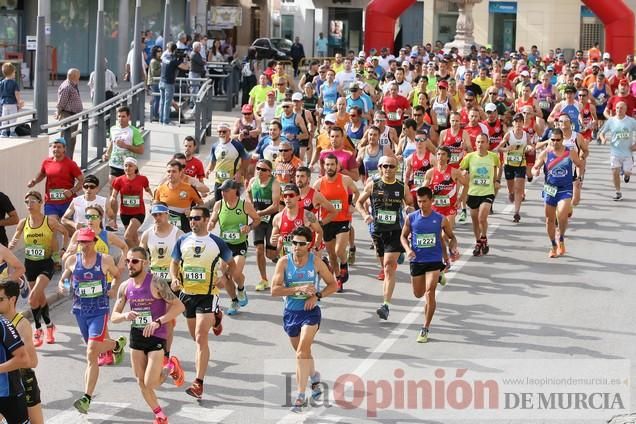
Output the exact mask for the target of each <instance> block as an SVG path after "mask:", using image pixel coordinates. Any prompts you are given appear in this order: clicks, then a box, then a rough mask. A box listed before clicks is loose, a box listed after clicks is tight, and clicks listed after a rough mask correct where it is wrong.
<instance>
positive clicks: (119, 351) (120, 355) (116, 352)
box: [113, 336, 128, 365]
mask: <svg viewBox="0 0 636 424" xmlns="http://www.w3.org/2000/svg"><path fill="white" fill-rule="evenodd" d="M126 343H128V339H127V338H126V337H124V336H121V337H120V338H118V339H117V345H116V346H115V349H113V357H114V359H115V361H114V363H115V365H119V364H121V361H123V360H124V348H125V347H126Z"/></svg>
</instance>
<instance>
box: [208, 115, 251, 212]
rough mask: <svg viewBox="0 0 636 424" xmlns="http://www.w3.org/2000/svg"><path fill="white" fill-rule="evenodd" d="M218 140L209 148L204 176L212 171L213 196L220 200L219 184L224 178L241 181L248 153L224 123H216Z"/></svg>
mask: <svg viewBox="0 0 636 424" xmlns="http://www.w3.org/2000/svg"><path fill="white" fill-rule="evenodd" d="M218 130H219V141H218V142H217V143H216V144H214V145H213V146H212V149H211V150H210V164H209V165H208V167H207V169H206V172H205V176H206V177H208V176H209V175H210V173H211V172H212V171H214V198H215V201H217V202H218V201H219V200H221V190H220V187H221V184H223V182H224V181H225V180H230V179H233V180H236V181H239V182H242V181H243V178H244V177H245V175H246V173H247V166H248V165H249V159H250V157H249V155H248V154H247V151H246V150H245V148H244V147H243V145H242V144H241V143H240V142H239V141H238V140H232V137H231V128H230V126H229V125H228V124H226V123H221V124H219V125H218Z"/></svg>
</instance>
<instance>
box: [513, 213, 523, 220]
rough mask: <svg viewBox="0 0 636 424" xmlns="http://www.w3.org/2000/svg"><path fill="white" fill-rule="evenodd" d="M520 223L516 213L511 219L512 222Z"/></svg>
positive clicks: (519, 216)
mask: <svg viewBox="0 0 636 424" xmlns="http://www.w3.org/2000/svg"><path fill="white" fill-rule="evenodd" d="M519 221H521V215H519V214H518V213H516V214H515V215H514V216H513V217H512V222H519Z"/></svg>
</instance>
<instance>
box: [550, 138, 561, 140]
mask: <svg viewBox="0 0 636 424" xmlns="http://www.w3.org/2000/svg"><path fill="white" fill-rule="evenodd" d="M550 140H552V141H561V140H563V139H562V138H551V139H550Z"/></svg>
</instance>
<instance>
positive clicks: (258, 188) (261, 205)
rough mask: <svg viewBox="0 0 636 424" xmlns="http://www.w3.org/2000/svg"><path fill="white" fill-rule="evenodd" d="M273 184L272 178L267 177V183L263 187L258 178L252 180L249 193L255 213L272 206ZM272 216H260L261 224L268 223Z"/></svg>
mask: <svg viewBox="0 0 636 424" xmlns="http://www.w3.org/2000/svg"><path fill="white" fill-rule="evenodd" d="M273 184H274V177H273V176H271V177H269V181H268V182H267V183H266V184H265V185H264V186H263V185H261V182H260V181H259V179H258V178H254V181H253V182H252V185H251V186H250V192H251V194H252V202H253V203H254V208H255V209H256V210H257V211H262V210H265V209H267V208H268V207H270V206H271V205H272V185H273ZM271 218H272V215H264V216H261V222H267V223H269V222H270V221H271Z"/></svg>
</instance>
